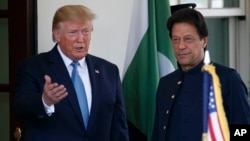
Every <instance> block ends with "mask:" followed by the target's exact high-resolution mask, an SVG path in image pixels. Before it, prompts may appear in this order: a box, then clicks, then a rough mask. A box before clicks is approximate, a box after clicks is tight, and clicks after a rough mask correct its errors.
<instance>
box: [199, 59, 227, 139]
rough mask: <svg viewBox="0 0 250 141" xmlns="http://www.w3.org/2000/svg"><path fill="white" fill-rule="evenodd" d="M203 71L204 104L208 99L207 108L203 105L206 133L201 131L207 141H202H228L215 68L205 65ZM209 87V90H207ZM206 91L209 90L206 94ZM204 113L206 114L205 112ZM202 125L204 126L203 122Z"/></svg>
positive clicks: (225, 119)
mask: <svg viewBox="0 0 250 141" xmlns="http://www.w3.org/2000/svg"><path fill="white" fill-rule="evenodd" d="M203 71H204V80H205V81H204V82H203V85H204V87H203V89H204V91H203V92H204V93H203V96H204V98H205V99H204V100H205V101H204V103H207V102H206V98H208V104H207V106H206V105H204V107H203V110H204V111H208V112H207V116H208V118H207V119H206V115H204V117H203V118H204V120H207V124H208V125H203V126H204V127H207V130H208V131H206V130H205V131H203V132H204V133H203V135H204V134H208V135H207V136H206V137H208V139H203V140H211V141H218V140H219V141H229V139H230V135H229V133H230V132H229V127H228V123H227V118H226V115H225V112H224V107H223V103H222V96H221V89H220V88H221V86H220V81H219V77H218V76H217V74H216V72H215V66H213V65H211V64H207V65H206V64H205V65H204V66H203ZM207 87H209V88H207ZM206 90H209V91H208V92H207V91H206ZM205 113H206V112H205ZM203 124H206V123H205V122H203Z"/></svg>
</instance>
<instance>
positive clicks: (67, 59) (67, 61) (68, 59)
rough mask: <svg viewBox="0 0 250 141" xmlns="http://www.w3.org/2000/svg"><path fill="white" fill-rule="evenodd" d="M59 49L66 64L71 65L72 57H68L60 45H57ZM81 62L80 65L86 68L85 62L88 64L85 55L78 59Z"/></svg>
mask: <svg viewBox="0 0 250 141" xmlns="http://www.w3.org/2000/svg"><path fill="white" fill-rule="evenodd" d="M57 50H58V52H59V54H60V55H61V57H62V59H63V62H64V64H65V66H67V67H68V66H71V65H70V64H71V63H72V61H73V60H72V59H70V58H69V57H67V56H66V55H65V54H64V53H63V52H62V50H61V48H60V46H59V45H57ZM78 62H79V64H80V67H81V68H84V66H85V65H84V64H86V57H83V58H82V59H81V60H78Z"/></svg>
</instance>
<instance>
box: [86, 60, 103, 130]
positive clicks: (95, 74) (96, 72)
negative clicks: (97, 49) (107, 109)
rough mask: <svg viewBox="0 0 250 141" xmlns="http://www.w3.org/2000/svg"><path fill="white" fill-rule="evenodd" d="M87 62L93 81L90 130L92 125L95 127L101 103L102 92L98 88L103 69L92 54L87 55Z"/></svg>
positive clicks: (91, 80)
mask: <svg viewBox="0 0 250 141" xmlns="http://www.w3.org/2000/svg"><path fill="white" fill-rule="evenodd" d="M86 62H87V65H88V71H89V77H90V83H91V90H92V104H91V111H90V118H89V124H88V131H89V130H91V127H93V125H94V123H95V120H96V116H97V112H98V106H99V104H100V95H98V94H99V93H101V92H100V91H99V89H98V88H100V87H99V86H100V85H101V84H102V80H101V76H100V75H101V73H102V72H101V70H100V67H99V66H98V64H97V63H96V62H95V60H94V58H93V57H92V56H91V55H87V56H86Z"/></svg>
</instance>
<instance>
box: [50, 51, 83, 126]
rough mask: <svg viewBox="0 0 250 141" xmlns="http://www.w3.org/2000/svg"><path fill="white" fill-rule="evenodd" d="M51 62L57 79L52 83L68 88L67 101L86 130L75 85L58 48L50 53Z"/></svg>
mask: <svg viewBox="0 0 250 141" xmlns="http://www.w3.org/2000/svg"><path fill="white" fill-rule="evenodd" d="M49 61H50V62H51V65H50V68H51V71H52V72H53V74H54V76H55V78H52V79H54V80H52V81H54V82H57V83H59V84H63V85H64V86H67V87H66V88H67V91H68V96H67V97H66V98H65V101H66V102H69V105H71V107H72V110H73V111H74V113H75V115H76V117H77V119H78V120H79V122H80V123H81V124H82V125H83V128H84V123H83V120H82V116H81V111H80V107H79V105H78V104H77V103H78V101H77V97H76V93H75V89H74V86H73V83H72V81H71V78H70V75H69V73H68V70H67V68H66V66H65V64H64V62H63V60H62V58H61V56H60V54H59V52H58V50H57V48H56V46H55V47H54V48H53V50H52V51H51V52H50V56H49ZM61 102H62V101H61Z"/></svg>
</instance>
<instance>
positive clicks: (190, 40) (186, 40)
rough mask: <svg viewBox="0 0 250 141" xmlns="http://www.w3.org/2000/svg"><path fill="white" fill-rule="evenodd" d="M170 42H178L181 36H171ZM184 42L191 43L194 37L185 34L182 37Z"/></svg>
mask: <svg viewBox="0 0 250 141" xmlns="http://www.w3.org/2000/svg"><path fill="white" fill-rule="evenodd" d="M171 40H172V43H174V44H178V43H180V42H181V38H179V37H172V39H171ZM183 41H184V43H193V42H194V41H195V38H194V37H193V36H186V37H184V38H183Z"/></svg>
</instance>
